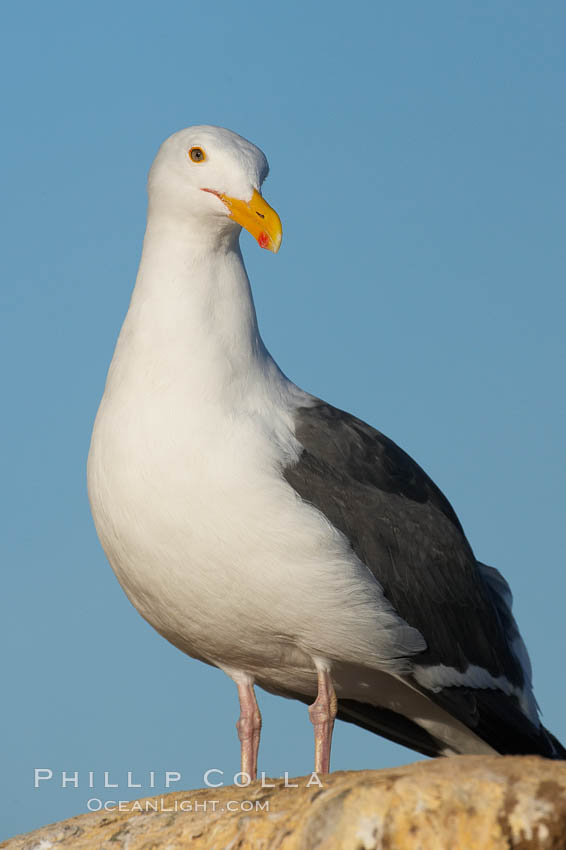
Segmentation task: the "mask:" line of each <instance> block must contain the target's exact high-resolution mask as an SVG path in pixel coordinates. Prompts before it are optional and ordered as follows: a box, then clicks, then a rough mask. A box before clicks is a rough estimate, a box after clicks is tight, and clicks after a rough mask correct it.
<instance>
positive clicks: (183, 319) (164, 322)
mask: <svg viewBox="0 0 566 850" xmlns="http://www.w3.org/2000/svg"><path fill="white" fill-rule="evenodd" d="M201 227H202V226H201ZM238 240H239V230H238V229H236V228H234V226H233V225H232V224H230V225H229V227H227V228H226V229H225V230H224V231H217V232H213V233H212V232H210V230H205V229H200V230H199V224H198V223H197V224H196V225H195V227H194V228H190V227H187V224H186V223H184V222H180V221H178V220H176V219H171V218H166V217H164V216H162V215H157V214H155V213H152V211H151V207H150V212H149V215H148V224H147V229H146V234H145V238H144V244H143V252H142V258H141V262H140V268H139V272H138V276H137V280H136V285H135V289H134V292H133V295H132V300H131V304H130V308H129V311H128V315H127V317H126V320H125V322H124V326H123V328H122V332H121V334H120V339H119V341H118V345H117V347H116V352H115V356H114V361H113V364H112V368H111V371H110V374H109V382H110V383H112V381H117V382H118V383H122V382H123V381H127V382H129V383H131V382H132V381H133V382H135V383H140V382H141V383H145V384H146V385H147V389H149V390H151V389H152V388H154V387H155V388H157V387H163V386H168V385H171V384H177V385H178V384H179V382H181V384H182V386H184V387H185V388H186V389H187V390H188V391H190V392H191V393H193V394H197V395H199V396H200V397H202V398H203V399H209V400H214V398H223V399H226V398H227V397H228V396H233V397H234V398H237V396H238V395H241V394H242V393H243V392H245V391H247V390H248V389H249V387H250V386H253V385H254V384H257V383H258V382H261V379H262V377H263V378H265V377H267V375H269V374H271V376H272V377H275V374H274V372H276V373H278V375H279V376H280V377H282V375H281V373H280V372H279V370H278V369H277V367H276V366H275V364H274V363H273V361H272V360H271V357H270V356H269V354H268V353H267V351H266V349H265V347H264V345H263V342H262V340H261V336H260V334H259V329H258V325H257V317H256V312H255V307H254V303H253V299H252V294H251V290H250V284H249V280H248V276H247V274H246V270H245V267H244V263H243V260H242V255H241V252H240V247H239V241H238Z"/></svg>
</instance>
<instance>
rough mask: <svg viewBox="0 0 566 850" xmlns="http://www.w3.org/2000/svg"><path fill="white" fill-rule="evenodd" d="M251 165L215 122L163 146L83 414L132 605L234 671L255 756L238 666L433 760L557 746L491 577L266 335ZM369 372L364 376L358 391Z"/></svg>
mask: <svg viewBox="0 0 566 850" xmlns="http://www.w3.org/2000/svg"><path fill="white" fill-rule="evenodd" d="M267 172H268V164H267V160H266V158H265V156H264V154H263V153H262V152H261V151H260V150H259V149H258V148H257V147H256V146H255V145H253V144H251V143H250V142H248V141H246V140H245V139H244V138H242V137H241V136H239V135H237V134H236V133H233V132H231V131H230V130H227V129H223V128H219V127H211V126H194V127H189V128H187V129H184V130H181V131H179V132H177V133H175V134H174V135H172V136H171V137H170V138H168V139H167V140H166V141H165V142H164V143H163V144H162V145H161V148H160V150H159V152H158V154H157V156H156V158H155V161H154V163H153V165H152V167H151V171H150V174H149V181H148V195H149V203H148V215H147V229H146V233H145V238H144V243H143V251H142V257H141V262H140V267H139V272H138V276H137V280H136V283H135V288H134V291H133V294H132V299H131V303H130V307H129V310H128V313H127V316H126V318H125V321H124V324H123V327H122V330H121V332H120V335H119V339H118V342H117V345H116V349H115V352H114V356H113V359H112V363H111V365H110V369H109V372H108V378H107V382H106V386H105V390H104V395H103V398H102V401H101V403H100V407H99V410H98V414H97V417H96V422H95V425H94V430H93V435H92V442H91V448H90V453H89V459H88V488H89V497H90V502H91V507H92V514H93V518H94V522H95V525H96V529H97V532H98V535H99V538H100V541H101V543H102V546H103V548H104V551H105V553H106V555H107V558H108V560H109V562H110V564H111V566H112V568H113V570H114V572H115V574H116V576H117V578H118V580H119V582H120V584H121V585H122V587H123V589H124V591H125V592H126V594H127V596H128V597H129V599H130V601H131V602H132V603H133V605H134V606H135V607H136V608H137V610H138V611H139V613H140V614H141V615H142V617H144V618H145V619H146V620H147V621H148V622H149V623H150V624H151V625H152V626H153V627H154V628H155V629H156V630H157V631H158V632H159V633H160V634H161V635H162V636H163V637H165V638H166V639H167V640H168V641H170V642H171V643H172V644H173V645H174V646H176V647H178V648H179V649H180V650H182V651H183V652H185V653H187V654H188V655H189V656H191V657H193V658H196V659H199V660H201V661H203V662H205V663H207V664H210V665H214V666H216V667H218V668H220V669H221V670H223V671H224V672H225V673H226V674H227V675H228V676H230V677H231V678H232V679H233V681H234V682H235V684H236V686H237V689H238V696H239V702H240V716H239V719H238V722H237V730H238V736H239V739H240V744H241V769H242V772H243V773H245V774H248V775H249V776H250V778H252V779H253V778H255V777H256V776H257V761H258V748H259V740H260V731H261V715H260V711H259V708H258V704H257V701H256V697H255V691H254V686H255V685H258V686H260V687H261V688H263V689H265V690H267V691H269V692H271V693H273V694H278V695H280V696H283V697H287V698H294V699H297V700H300V701H302V702H304V703H306V704H307V705H309V716H310V719H311V721H312V724H313V728H314V740H315V759H314V768H315V771H316V772H317V773H327V772H328V771H329V770H330V747H331V741H332V732H333V727H334V721H335V718H336V717H338V718H341V719H342V720H346V721H349V722H352V723H355V724H357V725H358V726H361V727H363V728H364V729H367V730H370V731H372V732H375V733H378V734H380V735H382V736H384V737H386V738H389V739H391V740H393V741H396V742H398V743H400V744H404V745H405V746H407V747H410V748H412V749H414V750H416V751H418V752H420V753H423V754H425V755H429V756H440V755H455V754H458V753H494V752H497V753H539V754H541V755H543V756H547V757H550V758H564V757H565V756H566V751H565V750H564V748H563V747H562V746H561V744H560V743H559V742H558V741H557V740H556V738H555V737H554V736H553V735H552V734H551V733H550V732H548V731H547V730H546V729H545V728H544V726H542V724H541V722H540V719H539V712H538V708H537V704H536V702H535V698H534V695H533V690H532V676H531V666H530V662H529V657H528V654H527V650H526V648H525V645H524V642H523V640H522V638H521V636H520V633H519V630H518V628H517V624H516V622H515V619H514V617H513V614H512V610H511V604H512V598H511V592H510V589H509V586H508V584H507V582H506V581H505V579H504V578H503V577H502V576H501V574H500V573H499V572H498V571H497V570H495V569H494V568H492V567H490V566H487V565H485V564H483V563H481V562H479V561H478V560H476V558H475V556H474V554H473V551H472V548H471V546H470V544H469V542H468V540H467V538H466V536H465V534H464V531H463V529H462V526H461V524H460V522H459V520H458V518H457V516H456V514H455V513H454V510H453V509H452V507H451V505H450V504H449V502H448V501H447V499H446V498H445V496H444V495H443V494H442V493H441V491H440V490H439V489H438V487H436V485H435V484H434V483H433V482H432V481H431V479H430V478H429V477H428V475H427V474H426V473H425V472H424V471H423V469H422V468H421V467H420V466H419V465H418V464H417V463H416V462H415V461H414V460H412V459H411V458H410V457H409V455H407V454H406V453H405V452H404V451H403V450H402V449H401V448H399V447H398V446H397V445H396V444H395V443H394V442H393V441H392V440H390V439H388V438H387V437H386V436H384V435H383V434H382V433H380V432H379V431H377V430H376V429H375V428H373V427H371V426H370V425H368V424H366V423H364V422H362V421H361V420H359V419H357V418H356V417H354V416H352V415H351V414H349V413H347V412H344V411H342V410H339V409H337V408H335V407H333V406H331V405H330V404H327V403H325V402H324V401H322V400H321V399H319V398H317V397H316V396H313V395H311V394H309V393H307V392H305V391H303V390H302V389H300V388H299V387H298V386H297V385H295V384H294V383H293V382H291V381H290V380H289V379H288V378H287V377H286V376H285V375H284V374H283V372H282V371H281V369H280V368H279V367H278V365H277V364H276V363H275V361H274V359H273V358H272V357H271V355H270V354H269V352H268V350H267V348H266V346H265V345H264V342H263V340H262V338H261V335H260V332H259V329H258V323H257V317H256V312H255V308H254V303H253V298H252V294H251V289H250V284H249V280H248V276H247V274H246V270H245V267H244V262H243V259H242V254H241V251H240V245H239V238H240V233H241V230H242V228H244V229H245V230H247V231H249V233H250V234H252V235H253V236H254V238H255V239H256V240H257V242H258V244H259V245H260V246H261V247H262V248H265V249H267V250H269V251H272V252H274V253H275V252H277V250H278V249H279V246H280V243H281V233H282V230H281V222H280V220H279V217H278V215H277V213H276V212H275V211H274V210H273V209H272V208H271V207H270V206H269V204H268V203H267V202H266V201H265V200H264V198H263V196H262V194H261V186H262V183H263V181H264V179H265V177H266V176H267ZM372 391H373V390H372V388H371V387H368V392H372Z"/></svg>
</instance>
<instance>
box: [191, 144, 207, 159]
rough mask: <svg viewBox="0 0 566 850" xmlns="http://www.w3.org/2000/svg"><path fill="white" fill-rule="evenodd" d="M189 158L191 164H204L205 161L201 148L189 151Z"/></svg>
mask: <svg viewBox="0 0 566 850" xmlns="http://www.w3.org/2000/svg"><path fill="white" fill-rule="evenodd" d="M189 156H190V158H191V159H192V161H193V162H204V161H205V159H206V154H205V152H204V151H203V149H202V148H199V147H194V148H191V149H190V151H189Z"/></svg>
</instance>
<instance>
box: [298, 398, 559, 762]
mask: <svg viewBox="0 0 566 850" xmlns="http://www.w3.org/2000/svg"><path fill="white" fill-rule="evenodd" d="M295 425H296V429H295V433H296V437H297V439H298V441H299V443H300V444H301V445H302V447H303V451H302V454H301V456H300V457H299V459H298V461H297V462H296V463H295V464H293V465H291V466H288V467H287V468H286V469H285V470H284V475H285V478H286V480H287V481H288V483H289V484H291V486H292V487H293V488H294V489H295V490H296V491H297V493H298V494H299V495H300V496H301V497H302V498H303V499H304V500H305V501H307V502H309V503H311V504H312V505H314V506H315V507H316V508H318V509H319V510H320V511H321V512H322V513H324V514H325V516H326V517H327V519H329V520H330V521H331V522H332V524H333V525H334V526H335V527H336V528H337V529H339V530H340V531H341V532H342V533H343V534H344V535H345V536H346V537H347V539H348V540H349V541H350V543H351V546H352V549H353V550H354V552H355V553H356V555H357V556H358V557H359V558H360V560H361V561H363V562H364V563H365V564H366V565H367V566H368V568H369V569H370V570H371V572H372V573H373V575H374V576H375V578H376V580H377V581H378V582H379V584H380V585H381V587H382V588H383V591H384V593H385V595H386V597H387V598H388V599H389V601H390V602H391V604H392V605H393V607H394V608H395V610H396V611H397V612H398V614H399V615H400V616H401V617H402V618H403V619H404V620H405V621H406V622H407V623H408V624H409V625H411V626H413V627H414V628H416V629H418V630H419V632H420V633H421V634H422V635H423V637H424V639H425V641H426V643H427V648H426V649H425V650H423V651H422V652H421V653H418V654H417V655H415V656H412V657H411V663H412V665H413V671H414V672H413V676H412V684H414V685H416V686H417V687H418V688H419V689H420V690H422V691H423V692H424V693H426V694H427V696H429V697H430V698H431V699H433V700H434V701H435V702H437V703H438V704H440V705H442V707H443V708H446V709H447V710H448V711H449V712H450V713H451V714H452V715H453V716H455V717H457V718H458V719H459V720H461V721H462V722H464V723H465V724H466V725H467V726H468V727H469V728H471V729H473V731H474V732H475V733H476V734H478V735H479V736H480V737H482V738H483V739H484V740H486V741H487V743H489V744H490V745H491V746H493V747H494V749H496V750H498V751H500V752H539V753H541V754H545V755H551V754H552V753H551V752H550V750H551V749H552V747H551V745H550V743H548V742H547V739H546V737H544V735H543V730H542V727H540V725H539V722H538V716H537V712H536V705H535V703H534V698H532V694H531V691H530V664H529V663H528V656H527V654H526V650H525V648H524V644H523V643H522V641H521V639H520V636H519V632H518V629H517V626H516V624H515V620H514V618H513V616H512V614H511V595H510V591H509V587H508V585H507V583H506V582H505V580H504V579H503V577H502V576H501V575H500V574H499V573H498V572H497V571H496V570H494V569H493V568H492V567H487V566H485V565H482V564H479V563H478V562H477V561H476V558H475V556H474V554H473V551H472V549H471V547H470V544H469V543H468V541H467V539H466V536H465V534H464V532H463V530H462V526H461V525H460V522H459V520H458V518H457V516H456V514H455V512H454V510H453V509H452V507H451V505H450V503H449V502H448V500H447V499H446V498H445V496H444V495H443V494H442V493H441V491H440V490H439V489H438V487H437V486H436V485H435V484H434V483H433V482H432V481H431V479H430V478H429V477H428V475H427V474H426V473H425V472H424V470H423V469H421V467H420V466H419V465H418V464H417V463H415V461H414V460H412V459H411V458H410V457H409V455H407V454H406V453H405V452H404V451H403V450H402V449H400V448H399V446H397V445H396V444H395V443H394V442H393V441H392V440H390V439H388V438H387V437H386V436H384V435H383V434H381V433H380V432H379V431H377V430H376V429H374V428H372V427H371V426H369V425H367V424H366V423H365V422H362V421H361V420H359V419H357V418H355V417H354V416H351V415H350V414H348V413H345V412H344V411H341V410H338V409H337V408H335V407H332V406H331V405H329V404H326V403H324V402H322V401H317V402H316V403H314V404H313V405H311V406H308V407H307V406H305V407H301V408H299V409H298V410H297V411H296V413H295ZM521 647H522V650H521ZM493 680H497V682H498V685H497V687H490V685H489V683H490V682H492V681H493ZM486 683H487V684H486ZM529 694H531V696H530V700H531V701H530V702H529ZM521 695H522V696H521ZM344 707H347V706H344ZM350 708H351V709H352V711H351V712H350V713H351V714H353V713H354V711H353V707H352V706H350ZM366 709H367V711H366V714H367V715H368V716H367V717H366V720H365V723H364V719H363V717H360V711H359V706H358V709H356V710H357V713H358V719H355V718H354V717H350V718H346V719H351V720H352V722H355V723H358V724H359V725H366V726H367V728H371V727H372V726H373V727H375V725H376V724H375V723H374V722H373V719H372V718H373V714H374V713H375V711H376V709H375V707H372V706H367V707H366ZM370 715H371V716H370ZM541 736H543V738H541ZM416 748H417V749H418V747H416ZM547 750H548V752H547ZM423 751H424V749H423Z"/></svg>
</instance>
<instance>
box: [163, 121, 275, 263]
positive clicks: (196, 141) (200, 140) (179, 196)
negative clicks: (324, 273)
mask: <svg viewBox="0 0 566 850" xmlns="http://www.w3.org/2000/svg"><path fill="white" fill-rule="evenodd" d="M268 171H269V166H268V163H267V159H266V158H265V155H264V154H263V153H262V151H260V149H259V148H257V147H256V146H255V145H252V143H251V142H248V141H247V140H246V139H244V138H242V136H238V134H237V133H233V132H232V131H231V130H226V129H224V128H223V127H211V126H208V125H202V126H195V127H187V128H186V129H185V130H179V132H177V133H174V134H173V135H172V136H169V138H168V139H166V140H165V141H164V142H163V144H162V145H161V147H160V148H159V151H158V153H157V156H156V157H155V160H154V162H153V165H152V166H151V170H150V172H149V181H148V191H149V204H150V211H151V212H152V213H157V214H158V215H160V216H167V217H174V218H176V219H181V220H182V221H184V222H186V223H187V225H188V226H191V225H192V226H193V227H196V226H197V222H198V227H199V230H201V229H202V228H203V227H204V228H206V229H207V230H210V231H211V233H212V232H214V231H217V232H225V231H232V230H234V229H236V230H238V229H239V227H245V228H246V230H248V231H249V232H250V233H251V234H252V236H254V237H255V238H256V239H257V240H258V242H259V244H260V246H261V247H262V248H268V249H269V250H271V251H277V250H278V249H279V245H280V244H281V222H280V220H279V216H278V215H277V213H276V212H275V210H273V209H272V208H271V207H270V206H269V204H267V202H266V201H264V200H263V198H262V197H261V194H260V190H261V184H262V183H263V181H264V180H265V178H266V177H267V173H268Z"/></svg>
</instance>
